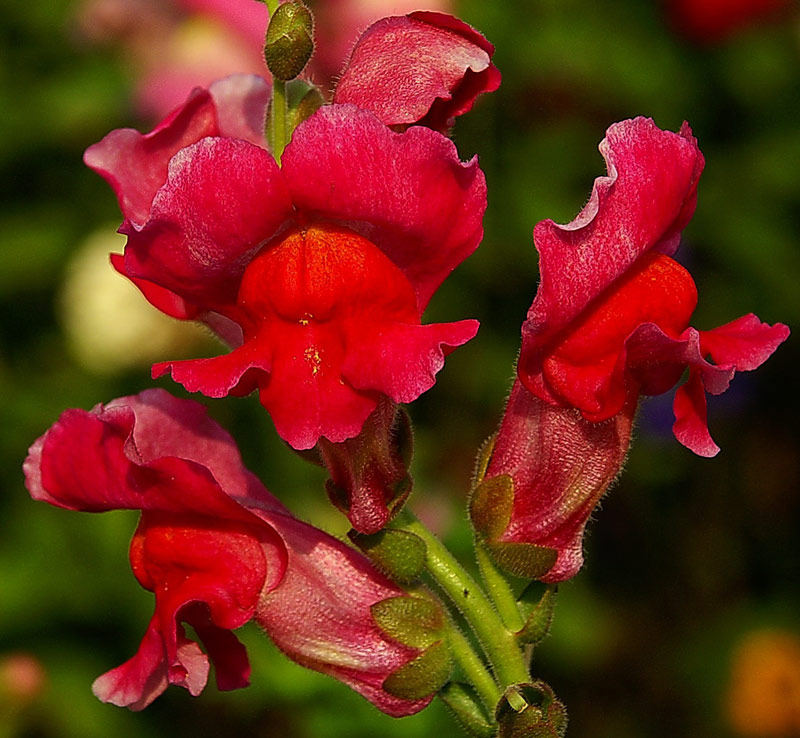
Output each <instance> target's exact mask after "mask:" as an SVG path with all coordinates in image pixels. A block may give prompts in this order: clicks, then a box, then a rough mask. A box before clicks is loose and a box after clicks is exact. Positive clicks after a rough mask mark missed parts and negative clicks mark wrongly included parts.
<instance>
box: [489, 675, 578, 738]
mask: <svg viewBox="0 0 800 738" xmlns="http://www.w3.org/2000/svg"><path fill="white" fill-rule="evenodd" d="M495 717H496V718H497V722H498V724H499V726H500V729H499V731H498V733H497V736H498V738H564V735H565V734H566V732H567V711H566V709H565V708H564V705H563V704H561V702H559V701H558V700H557V699H556V696H555V694H554V693H553V690H552V689H551V688H550V686H548V685H547V684H546V683H545V682H543V681H542V680H541V679H537V680H536V681H535V682H529V683H524V684H512V685H511V686H510V687H508V688H507V689H506V691H505V692H504V693H503V696H502V697H501V699H500V702H498V703H497V710H496V711H495Z"/></svg>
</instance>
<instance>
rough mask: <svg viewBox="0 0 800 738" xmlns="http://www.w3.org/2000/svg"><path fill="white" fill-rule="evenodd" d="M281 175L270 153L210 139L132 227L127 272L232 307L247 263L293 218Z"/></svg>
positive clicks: (210, 305) (189, 154)
mask: <svg viewBox="0 0 800 738" xmlns="http://www.w3.org/2000/svg"><path fill="white" fill-rule="evenodd" d="M290 212H291V203H290V201H289V198H288V194H287V192H286V188H285V186H284V184H283V181H282V177H281V172H280V169H279V168H278V165H277V164H276V163H275V160H274V159H273V158H272V156H271V155H270V154H269V153H267V152H266V151H265V150H264V149H262V148H259V147H258V146H255V145H253V144H251V143H249V142H246V141H241V140H237V139H225V138H204V139H202V140H201V141H199V142H197V143H196V144H193V145H191V146H188V147H186V148H183V149H181V150H180V151H179V152H178V153H177V154H176V155H175V156H174V157H173V159H172V161H171V162H170V167H169V175H168V177H167V182H166V184H165V185H164V186H163V187H162V188H161V189H160V190H159V192H158V195H157V196H156V198H155V200H154V201H153V206H152V210H151V214H150V219H149V220H148V221H147V223H146V224H145V225H144V227H143V228H141V229H138V228H136V227H133V226H132V225H130V224H125V225H123V227H122V228H121V229H120V230H121V232H123V233H125V234H126V235H127V236H128V244H127V246H126V248H125V273H126V274H128V275H131V276H132V277H135V278H138V279H145V280H149V281H150V282H153V283H154V284H157V285H160V286H161V287H164V288H166V289H168V290H170V291H172V292H174V293H176V294H178V295H180V296H181V297H183V298H184V299H185V300H187V301H189V302H193V303H195V304H199V305H203V306H204V307H206V308H207V309H214V308H215V307H217V306H220V305H222V306H224V305H226V304H229V303H233V302H234V301H235V298H236V292H237V289H238V280H239V278H240V277H241V275H242V272H243V271H244V267H245V265H246V263H247V261H248V259H249V258H250V257H251V256H252V255H253V254H254V253H255V252H256V251H258V249H259V248H261V246H262V245H263V244H264V242H265V241H266V240H267V239H268V238H270V237H271V236H272V235H273V233H274V232H275V230H276V229H277V228H278V226H280V225H281V223H283V221H284V220H285V219H286V218H287V217H288V216H289V214H290Z"/></svg>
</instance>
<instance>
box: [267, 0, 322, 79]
mask: <svg viewBox="0 0 800 738" xmlns="http://www.w3.org/2000/svg"><path fill="white" fill-rule="evenodd" d="M313 51H314V18H313V16H312V15H311V11H309V9H308V8H307V7H306V6H305V5H303V3H301V2H299V1H298V0H290V1H289V2H285V3H283V4H282V5H279V6H278V8H277V10H276V11H275V12H274V13H273V14H272V18H270V21H269V27H268V28H267V38H266V43H265V44H264V58H265V59H266V61H267V66H268V67H269V71H270V72H271V73H272V76H273V77H274V78H275V79H276V80H280V81H281V82H287V81H288V80H290V79H294V78H295V77H296V76H297V75H298V74H300V72H302V71H303V68H304V67H305V66H306V64H308V60H309V59H310V58H311V54H312V52H313Z"/></svg>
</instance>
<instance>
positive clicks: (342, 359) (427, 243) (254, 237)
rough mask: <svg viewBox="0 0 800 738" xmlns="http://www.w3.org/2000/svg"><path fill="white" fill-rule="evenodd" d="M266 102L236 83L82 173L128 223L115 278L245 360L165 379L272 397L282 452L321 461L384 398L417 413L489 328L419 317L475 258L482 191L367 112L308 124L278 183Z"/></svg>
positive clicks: (190, 368)
mask: <svg viewBox="0 0 800 738" xmlns="http://www.w3.org/2000/svg"><path fill="white" fill-rule="evenodd" d="M266 96H267V95H266V83H264V82H263V80H259V78H247V77H244V78H242V77H239V78H231V79H228V80H224V81H222V82H220V83H217V84H216V85H214V86H212V88H211V89H210V90H209V91H208V92H205V91H200V90H198V91H196V92H195V93H193V95H192V96H191V97H190V99H189V101H188V102H187V103H186V105H184V106H183V107H182V108H180V109H179V110H177V111H175V112H174V113H173V114H172V115H171V116H170V117H169V118H168V119H167V120H165V121H164V122H163V123H162V124H161V125H159V126H158V127H157V128H156V129H155V130H154V131H153V132H152V133H150V134H147V135H146V136H143V135H141V134H139V133H137V132H136V131H132V130H130V129H125V130H118V131H113V132H112V133H110V134H109V135H108V136H106V138H104V139H103V140H102V141H101V142H100V143H98V144H95V145H94V146H92V147H90V148H89V149H88V150H87V152H86V156H85V161H86V163H87V164H88V165H89V166H90V167H92V168H93V169H94V170H95V171H97V172H98V173H100V174H101V175H102V176H104V177H105V178H106V179H107V180H108V181H109V183H110V184H111V185H112V187H113V188H114V190H115V192H116V193H117V197H118V199H119V202H120V207H121V208H122V212H123V215H124V216H125V221H124V223H123V225H122V227H121V229H120V230H121V232H123V233H125V234H126V235H127V236H128V243H127V246H126V249H125V254H124V257H120V256H116V257H114V265H115V266H116V268H117V269H118V270H119V271H120V272H121V273H123V274H125V275H126V276H128V277H129V278H131V279H132V280H133V281H134V282H135V283H136V284H137V286H139V288H140V289H141V290H142V292H143V293H144V295H145V296H146V297H147V299H148V300H149V301H150V302H151V303H153V304H154V305H155V306H156V307H158V308H159V309H161V310H163V311H164V312H166V313H168V314H169V315H173V316H174V317H178V318H193V319H198V320H202V321H204V322H206V323H208V324H209V325H211V326H212V327H213V328H214V329H215V330H216V331H217V332H218V333H219V334H220V335H222V336H223V337H224V338H225V339H226V340H227V341H228V342H229V343H231V344H232V345H234V346H235V348H234V350H233V351H232V352H231V353H230V354H227V355H225V356H222V357H218V358H213V359H200V360H190V361H182V362H177V361H176V362H165V363H163V364H158V365H156V366H155V367H154V370H153V371H154V376H159V375H161V374H163V373H164V372H167V371H170V372H171V373H172V377H173V378H174V379H175V380H176V381H178V382H180V383H181V384H183V385H184V387H186V388H187V389H189V390H190V391H201V392H203V393H204V394H206V395H208V396H210V397H222V396H225V395H228V394H235V395H243V394H247V393H249V392H250V391H252V390H254V389H256V388H258V389H259V392H260V399H261V402H262V404H263V405H264V406H265V407H266V408H267V409H268V410H269V412H270V414H271V415H272V418H273V421H274V422H275V425H276V428H277V429H278V433H279V434H280V435H281V437H283V438H284V439H285V440H286V441H287V442H289V443H290V444H291V445H292V446H294V447H295V448H298V449H302V448H311V447H312V446H314V444H315V443H316V442H317V440H318V439H319V438H320V437H323V436H324V437H325V438H328V439H329V440H331V441H334V442H339V441H344V440H346V439H347V438H351V437H353V436H355V435H356V434H358V432H359V430H360V429H361V427H362V425H363V423H364V421H365V420H366V418H367V416H369V414H370V413H371V412H372V411H373V410H374V409H375V407H376V406H377V403H378V400H379V398H380V397H381V396H384V395H385V396H387V397H389V398H391V399H392V400H393V401H394V402H410V401H412V400H414V399H416V398H417V397H418V396H419V395H420V394H421V393H422V392H424V391H426V390H427V389H429V388H430V387H431V386H432V385H433V383H434V381H435V379H434V377H435V374H436V373H437V372H438V371H439V370H440V369H441V368H442V366H443V363H444V357H445V355H446V354H447V353H448V352H449V351H451V350H452V349H453V348H454V347H456V346H460V345H461V344H463V343H465V342H466V341H468V340H469V339H470V338H472V337H473V336H474V335H475V332H476V331H477V327H478V326H477V322H476V321H471V320H468V321H460V322H457V323H446V324H433V325H424V326H423V325H421V324H420V319H421V316H422V313H423V311H424V309H425V307H426V305H427V303H428V301H429V299H430V298H431V296H432V295H433V293H434V292H435V290H436V289H437V288H438V286H439V285H440V284H441V282H442V281H443V280H444V279H445V277H446V276H447V275H448V274H449V273H450V272H451V271H452V270H453V269H454V268H455V266H457V265H458V264H459V263H460V262H461V261H462V260H463V259H465V258H466V257H467V256H468V255H469V254H470V253H472V251H473V250H474V249H475V248H476V247H477V245H478V243H479V241H480V239H481V236H482V232H483V231H482V226H481V221H482V218H483V212H484V210H485V207H486V187H485V181H484V177H483V173H482V172H481V170H480V169H479V168H478V165H477V162H476V161H475V160H472V161H471V162H469V163H462V162H461V161H459V159H458V155H457V152H456V150H455V147H454V145H453V144H452V142H451V141H449V140H448V139H446V138H444V137H443V136H441V135H440V134H438V133H436V132H434V131H431V130H429V129H427V128H423V127H414V128H411V129H409V130H408V131H406V132H405V133H402V134H399V133H394V132H392V131H390V130H389V129H388V128H387V127H386V126H384V125H383V124H382V123H381V122H380V121H379V120H378V119H377V118H375V117H374V116H373V115H372V114H370V113H369V112H366V111H363V110H360V109H358V108H357V107H355V106H353V105H332V106H326V107H323V108H322V109H320V110H319V111H318V112H317V113H316V114H314V115H313V116H312V117H311V118H309V119H308V120H307V121H305V122H304V123H302V124H301V125H300V126H299V127H298V128H297V129H296V131H295V133H294V136H293V138H292V140H291V142H290V143H289V145H288V147H287V148H286V150H285V152H284V155H283V159H282V167H281V168H279V167H278V165H277V164H276V162H275V160H274V159H273V158H272V156H271V155H270V154H269V152H268V151H267V150H266V148H265V144H264V141H263V138H262V137H261V134H260V131H261V130H263V126H262V127H261V128H259V125H260V124H261V122H262V121H263V117H264V106H265V103H266Z"/></svg>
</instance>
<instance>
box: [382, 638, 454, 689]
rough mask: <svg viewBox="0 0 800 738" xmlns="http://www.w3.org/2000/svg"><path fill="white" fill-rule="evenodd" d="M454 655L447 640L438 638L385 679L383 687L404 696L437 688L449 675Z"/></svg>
mask: <svg viewBox="0 0 800 738" xmlns="http://www.w3.org/2000/svg"><path fill="white" fill-rule="evenodd" d="M452 670H453V659H452V656H451V655H450V649H449V648H448V647H447V643H446V641H444V640H442V641H437V642H436V643H434V644H433V645H431V646H429V647H428V648H426V649H425V650H424V651H423V652H422V653H421V654H420V655H419V656H417V657H416V658H415V659H413V660H412V661H409V662H408V663H407V664H406V665H405V666H401V667H400V668H399V669H398V670H397V671H395V672H393V673H392V674H390V675H389V676H388V677H386V679H384V681H383V689H384V691H385V692H388V693H389V694H391V695H393V696H395V697H399V698H400V699H403V700H419V699H422V698H423V697H427V696H428V695H431V694H433V693H434V692H438V691H439V690H440V689H441V688H442V686H444V685H445V684H446V683H447V682H448V680H449V679H450V673H451V672H452Z"/></svg>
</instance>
